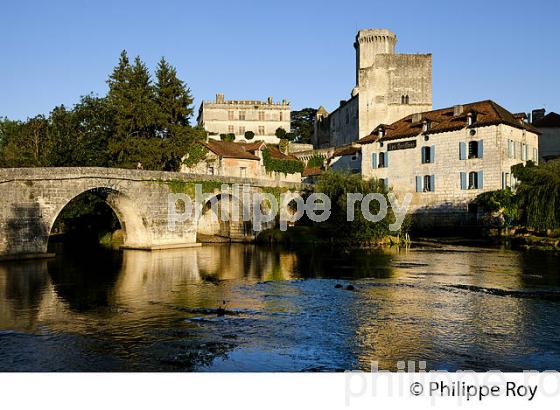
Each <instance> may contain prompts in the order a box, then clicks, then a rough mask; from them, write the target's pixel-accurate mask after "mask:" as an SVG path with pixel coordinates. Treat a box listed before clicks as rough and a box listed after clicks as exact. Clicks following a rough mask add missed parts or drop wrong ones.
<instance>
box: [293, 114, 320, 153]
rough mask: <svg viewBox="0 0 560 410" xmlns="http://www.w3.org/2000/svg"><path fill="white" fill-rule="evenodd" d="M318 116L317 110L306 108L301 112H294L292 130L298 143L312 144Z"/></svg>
mask: <svg viewBox="0 0 560 410" xmlns="http://www.w3.org/2000/svg"><path fill="white" fill-rule="evenodd" d="M316 114H317V110H316V109H315V108H304V109H302V110H299V111H292V114H291V118H290V119H291V128H292V132H293V133H294V134H295V141H296V142H300V143H303V144H311V137H312V136H313V132H314V131H313V128H314V125H313V124H314V121H315V115H316Z"/></svg>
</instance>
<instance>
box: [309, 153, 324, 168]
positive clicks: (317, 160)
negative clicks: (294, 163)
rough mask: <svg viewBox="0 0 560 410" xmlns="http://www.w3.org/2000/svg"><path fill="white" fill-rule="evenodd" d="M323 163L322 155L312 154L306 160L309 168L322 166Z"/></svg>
mask: <svg viewBox="0 0 560 410" xmlns="http://www.w3.org/2000/svg"><path fill="white" fill-rule="evenodd" d="M324 163H325V156H324V155H313V156H312V157H311V158H309V161H307V166H308V167H309V168H313V167H319V168H322V167H323V164H324Z"/></svg>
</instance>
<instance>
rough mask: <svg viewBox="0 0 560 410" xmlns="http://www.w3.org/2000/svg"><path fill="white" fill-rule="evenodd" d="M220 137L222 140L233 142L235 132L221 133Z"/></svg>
mask: <svg viewBox="0 0 560 410" xmlns="http://www.w3.org/2000/svg"><path fill="white" fill-rule="evenodd" d="M220 139H221V140H222V141H227V142H233V141H235V134H232V133H229V134H220Z"/></svg>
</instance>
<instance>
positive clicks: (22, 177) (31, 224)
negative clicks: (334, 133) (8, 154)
mask: <svg viewBox="0 0 560 410" xmlns="http://www.w3.org/2000/svg"><path fill="white" fill-rule="evenodd" d="M204 182H207V183H208V182H211V184H207V186H208V185H210V186H215V185H216V182H218V185H221V184H220V183H223V184H236V185H239V186H242V185H248V186H249V187H250V189H252V190H253V191H255V192H260V191H261V190H262V189H263V187H287V188H290V189H298V188H300V185H299V184H293V183H282V182H279V181H270V180H254V179H245V178H233V177H217V176H204V175H192V174H191V175H189V174H182V173H176V172H159V171H144V170H128V169H115V168H93V167H92V168H4V169H0V260H1V259H21V258H31V257H46V256H52V254H48V252H47V249H48V241H49V235H50V233H51V230H52V227H53V225H54V223H55V221H56V219H57V217H58V216H59V215H60V213H61V212H62V210H63V209H64V208H65V207H66V206H67V205H68V203H69V202H70V201H71V200H72V199H74V198H76V197H78V196H79V195H81V194H83V193H85V192H92V193H95V194H97V195H100V196H101V197H102V198H103V199H104V200H105V202H106V203H107V204H108V205H109V206H110V207H111V209H112V210H113V211H114V213H115V215H116V216H117V218H118V219H119V222H120V224H121V227H122V229H123V231H124V245H123V248H126V249H143V250H158V249H170V248H183V247H193V246H200V244H198V243H197V235H198V233H202V234H204V233H208V231H209V229H208V226H206V224H208V221H207V220H205V219H204V218H201V219H200V220H196V218H192V219H188V220H185V221H174V224H173V229H171V226H170V223H169V215H168V212H169V209H168V201H169V200H170V198H172V194H176V192H177V187H179V188H180V189H188V190H189V192H191V191H192V188H193V187H194V185H195V184H198V183H202V184H203V183H204ZM214 191H215V192H205V193H207V194H211V195H214V196H218V197H220V198H222V197H230V198H231V199H232V200H236V201H239V202H240V203H241V206H242V207H243V206H252V204H245V205H243V203H242V199H241V198H235V197H234V196H232V195H231V193H230V192H221V190H220V189H218V188H215V189H214ZM179 192H182V191H179ZM192 192H194V191H192ZM241 224H244V223H243V222H241ZM210 233H212V232H211V230H210ZM226 235H227V237H228V238H229V239H230V240H234V241H242V240H245V239H251V238H253V237H254V232H252V229H251V228H250V227H247V226H245V225H236V223H232V224H230V227H229V230H228V232H227V233H226Z"/></svg>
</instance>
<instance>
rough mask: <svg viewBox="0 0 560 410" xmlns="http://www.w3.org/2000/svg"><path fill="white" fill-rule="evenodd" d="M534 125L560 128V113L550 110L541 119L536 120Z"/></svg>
mask: <svg viewBox="0 0 560 410" xmlns="http://www.w3.org/2000/svg"><path fill="white" fill-rule="evenodd" d="M533 125H534V126H535V127H537V128H557V127H558V128H560V115H559V114H556V113H555V112H549V113H548V114H546V115H545V116H544V117H543V118H541V119H540V120H537V121H534V122H533Z"/></svg>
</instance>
